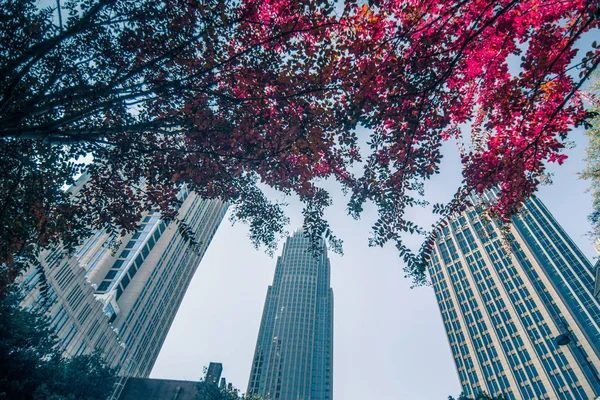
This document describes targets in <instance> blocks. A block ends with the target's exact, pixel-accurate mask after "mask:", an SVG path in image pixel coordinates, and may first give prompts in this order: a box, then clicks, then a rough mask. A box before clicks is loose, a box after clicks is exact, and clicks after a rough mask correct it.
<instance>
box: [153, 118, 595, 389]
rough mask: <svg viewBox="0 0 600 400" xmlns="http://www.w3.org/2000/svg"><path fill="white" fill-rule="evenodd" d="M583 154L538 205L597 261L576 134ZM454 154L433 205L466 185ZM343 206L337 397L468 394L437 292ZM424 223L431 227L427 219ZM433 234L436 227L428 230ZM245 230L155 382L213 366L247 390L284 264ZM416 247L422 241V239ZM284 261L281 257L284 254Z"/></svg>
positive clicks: (185, 314)
mask: <svg viewBox="0 0 600 400" xmlns="http://www.w3.org/2000/svg"><path fill="white" fill-rule="evenodd" d="M571 140H573V141H574V142H576V144H577V146H576V147H575V148H574V149H571V150H569V151H568V154H569V156H570V157H569V159H568V160H567V162H565V164H564V165H563V166H562V167H558V168H555V167H552V168H551V171H553V172H555V175H554V178H553V180H554V184H553V185H550V186H545V187H543V188H542V189H541V190H540V191H539V197H540V198H541V199H542V201H544V202H545V204H546V205H547V206H548V208H549V209H550V211H551V212H552V213H553V214H554V216H555V218H556V219H557V220H558V221H559V223H560V224H561V225H562V226H563V227H564V228H565V230H566V231H567V233H569V234H570V235H571V237H572V238H573V240H574V241H575V242H576V243H577V244H578V245H579V246H580V247H581V249H582V250H583V252H584V253H585V254H586V255H587V256H588V257H589V258H590V259H591V258H593V257H594V256H595V252H594V250H593V246H592V243H591V241H590V239H589V237H587V236H586V232H588V231H589V229H590V228H589V224H588V222H587V219H586V217H587V214H588V213H589V212H590V210H591V196H590V195H589V194H588V193H585V189H586V188H587V182H585V181H582V180H580V179H578V177H577V173H578V172H579V171H581V169H582V168H583V165H584V164H583V153H584V149H585V145H586V138H585V136H584V134H583V132H582V130H580V129H578V130H575V131H573V133H572V135H571ZM454 148H455V147H454V146H453V145H452V144H449V145H448V146H446V147H445V154H446V157H445V158H444V159H443V164H442V171H443V172H442V174H441V175H439V176H437V177H436V178H435V179H434V180H433V181H432V182H431V184H429V185H428V192H427V194H428V195H429V196H430V198H431V200H432V201H436V200H447V199H448V198H450V196H451V195H452V194H453V190H454V189H455V188H456V185H457V184H458V180H459V172H458V169H457V168H458V162H457V157H456V151H455V150H454ZM340 196H341V193H339V192H336V193H335V199H336V200H337V201H336V202H335V204H334V206H333V207H332V208H331V209H330V211H329V213H328V218H329V220H330V221H331V224H332V227H333V229H334V230H335V232H336V233H337V234H338V235H339V236H340V237H341V238H342V239H343V240H344V251H345V255H344V256H343V257H341V256H338V255H336V254H330V260H331V265H332V280H331V286H332V288H333V291H334V296H335V307H334V319H335V323H334V367H333V370H334V378H333V383H334V396H335V398H336V399H338V400H364V399H384V398H389V399H411V400H412V399H414V400H418V399H423V400H429V399H432V400H433V399H440V400H443V399H446V398H447V396H448V395H457V394H458V393H459V392H460V387H459V384H458V379H457V376H456V372H455V369H454V364H453V362H452V358H451V354H450V349H449V347H448V342H447V339H446V336H445V333H444V330H443V325H442V322H441V318H440V314H439V310H438V308H437V304H436V302H435V296H434V294H433V290H432V289H431V288H429V287H421V288H416V289H410V284H411V282H410V280H408V279H405V278H403V272H402V262H401V260H399V258H398V254H397V251H396V249H395V248H394V247H393V246H392V245H391V244H390V245H389V246H386V247H385V248H369V247H368V246H367V239H368V235H369V229H370V226H371V224H372V222H373V221H374V216H375V213H374V210H373V208H366V210H365V213H364V215H363V218H362V220H360V221H354V220H352V219H351V218H349V217H347V216H346V215H345V202H344V199H343V198H341V197H340ZM289 213H290V216H291V218H292V224H291V226H290V229H292V230H293V229H295V228H296V227H297V226H299V225H300V223H301V215H300V207H299V206H298V204H297V203H296V202H291V204H290V207H289ZM413 215H414V218H416V219H418V220H429V219H430V218H431V216H430V215H428V214H427V213H426V212H424V211H422V210H415V211H414V212H413ZM426 225H428V223H427V224H426ZM246 235H247V228H246V227H245V226H244V225H242V224H236V225H234V226H231V224H230V223H229V222H228V221H224V222H223V224H222V225H221V227H220V228H219V230H218V231H217V233H216V235H215V238H214V240H213V242H212V243H211V245H210V247H209V249H208V251H207V253H206V256H205V257H204V259H203V260H202V263H201V264H200V267H199V269H198V271H197V272H196V275H195V277H194V279H193V280H192V283H191V285H190V288H189V290H188V292H187V294H186V296H185V298H184V300H183V303H182V305H181V308H180V310H179V313H178V315H177V317H176V319H175V321H174V323H173V326H172V328H171V331H170V332H169V335H168V337H167V340H166V342H165V345H164V346H163V349H162V351H161V353H160V356H159V358H158V361H157V362H156V365H155V367H154V370H153V372H152V377H161V378H173V379H191V380H195V379H198V378H199V377H200V376H201V374H202V367H203V366H205V365H208V363H209V362H210V361H219V362H222V363H223V367H224V375H225V376H226V377H227V379H228V381H231V382H232V383H233V384H234V386H236V387H238V388H240V389H242V390H243V391H245V389H246V386H247V383H248V377H249V373H250V365H251V362H252V357H253V352H254V346H255V342H256V337H257V335H258V328H259V324H260V318H261V315H262V308H263V303H264V299H265V295H266V290H267V286H268V285H270V284H271V282H272V279H273V273H274V270H275V259H272V258H269V257H268V256H267V255H266V254H265V253H264V252H261V251H257V250H254V249H253V248H252V246H251V244H250V242H249V240H248V239H247V237H246ZM414 243H415V244H416V243H417V239H416V238H415V242H414ZM278 254H279V253H278Z"/></svg>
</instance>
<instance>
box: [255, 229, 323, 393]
mask: <svg viewBox="0 0 600 400" xmlns="http://www.w3.org/2000/svg"><path fill="white" fill-rule="evenodd" d="M319 245H320V247H321V250H322V251H321V253H320V255H319V256H317V255H315V252H314V251H313V249H312V248H311V245H310V240H309V238H308V237H307V236H305V235H304V234H303V233H302V232H301V231H299V232H296V233H294V235H293V236H291V237H290V238H288V239H287V241H286V243H285V245H284V248H283V254H282V255H281V257H279V258H278V259H277V266H276V268H275V277H274V279H273V285H271V286H269V288H268V290H267V298H266V300H265V308H264V311H263V316H262V321H261V324H260V331H259V334H258V340H257V343H256V350H255V352H254V360H253V363H252V370H251V372H250V381H249V384H248V393H253V394H258V395H262V396H267V397H268V398H269V399H271V400H277V399H281V400H299V399H302V400H331V399H332V383H333V291H332V290H331V287H330V266H329V259H328V258H327V250H326V248H325V244H324V242H323V241H321V242H320V244H319Z"/></svg>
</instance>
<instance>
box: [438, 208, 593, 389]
mask: <svg viewBox="0 0 600 400" xmlns="http://www.w3.org/2000/svg"><path fill="white" fill-rule="evenodd" d="M487 200H489V198H488V199H487ZM513 222H514V223H513V225H512V227H511V228H510V233H509V234H508V237H509V238H510V240H508V241H507V240H503V238H502V237H501V230H500V228H499V226H498V224H497V223H496V221H493V220H488V219H485V218H482V216H481V214H480V213H478V212H477V211H476V210H475V209H473V208H471V209H468V210H466V211H465V212H463V213H462V214H460V215H459V216H457V217H455V218H452V219H450V220H449V222H448V223H447V225H446V227H445V228H443V230H442V231H441V233H440V234H438V236H437V239H436V243H435V250H434V253H433V256H432V260H431V263H430V275H431V281H432V283H433V287H434V289H435V294H436V297H437V301H438V304H439V307H440V312H441V314H442V319H443V322H444V326H445V329H446V332H447V334H448V341H449V343H450V347H451V349H452V354H453V356H454V361H455V363H456V368H457V370H458V376H459V379H460V383H461V386H462V388H463V391H464V392H465V393H466V394H468V395H471V396H472V395H474V394H475V393H477V392H481V391H483V392H487V393H489V394H494V395H498V394H501V393H503V394H504V395H505V396H506V397H507V398H509V399H591V398H594V397H595V395H598V394H600V377H599V375H598V370H599V367H600V304H599V302H598V300H597V299H596V298H594V296H593V286H594V276H593V272H594V271H593V267H592V265H591V264H590V262H589V261H588V260H587V259H586V258H585V256H584V255H583V254H582V253H581V251H580V250H579V248H577V246H576V245H575V244H574V243H573V241H572V240H571V239H570V238H569V237H568V236H567V234H566V233H565V232H564V230H563V229H562V228H561V227H560V226H559V225H558V223H557V222H556V220H555V219H554V218H553V217H552V215H550V212H549V211H548V210H547V209H546V207H545V206H544V205H543V204H542V202H541V201H539V200H538V199H536V198H533V199H530V200H528V201H527V202H526V203H525V207H524V211H523V212H522V213H521V215H520V216H518V217H515V218H514V219H513Z"/></svg>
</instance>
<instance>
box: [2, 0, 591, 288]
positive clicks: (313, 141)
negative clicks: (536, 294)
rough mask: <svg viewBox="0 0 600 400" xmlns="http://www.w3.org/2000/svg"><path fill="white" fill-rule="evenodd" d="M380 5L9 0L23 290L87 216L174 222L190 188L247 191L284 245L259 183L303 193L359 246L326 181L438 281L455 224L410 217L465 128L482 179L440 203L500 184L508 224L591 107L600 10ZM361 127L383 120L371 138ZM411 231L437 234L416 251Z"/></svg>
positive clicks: (105, 225)
mask: <svg viewBox="0 0 600 400" xmlns="http://www.w3.org/2000/svg"><path fill="white" fill-rule="evenodd" d="M369 4H370V5H360V4H358V2H356V1H347V2H346V3H345V6H344V9H343V11H342V12H340V13H336V12H335V8H334V4H333V2H328V1H323V0H297V1H291V0H261V1H259V0H239V1H219V0H205V1H198V2H189V1H184V0H164V1H158V2H157V1H149V0H146V1H138V2H129V1H124V0H94V1H92V0H86V1H83V0H80V1H77V0H71V1H68V2H66V3H65V4H64V5H63V8H62V9H61V10H60V11H62V12H56V11H55V10H51V9H45V10H40V9H38V8H36V7H35V5H34V2H33V1H32V0H9V1H7V2H3V3H2V5H0V11H2V15H4V16H5V17H4V19H2V21H1V22H0V25H1V26H0V40H1V41H2V43H3V45H4V46H3V47H2V48H3V49H5V50H0V51H2V52H3V53H2V54H1V55H2V61H1V62H2V64H1V65H0V120H1V121H2V123H1V124H0V138H2V139H1V140H2V141H1V146H2V150H1V151H0V154H1V156H2V162H3V164H6V165H7V167H6V168H3V169H2V172H1V173H2V175H1V176H0V182H1V185H2V186H1V187H2V193H3V199H2V209H1V211H0V212H1V213H2V214H1V215H0V222H1V223H2V227H3V228H4V229H3V230H2V232H0V240H1V243H0V248H2V249H3V250H2V253H1V254H0V263H4V264H5V266H6V267H5V274H4V275H5V277H4V280H5V284H6V283H7V282H10V281H11V280H12V279H14V276H15V275H16V274H18V272H19V271H20V270H22V266H23V265H24V264H25V262H26V261H27V260H30V259H32V258H35V255H36V254H37V252H38V251H39V249H40V248H43V247H45V246H48V245H49V244H52V243H58V242H60V243H63V244H64V245H66V247H67V248H69V247H72V246H74V245H75V244H76V243H77V241H78V239H80V238H81V236H82V235H84V234H85V233H86V230H87V229H90V227H91V228H97V229H115V227H117V228H118V229H120V230H124V231H125V230H132V229H133V228H134V227H135V225H136V223H137V221H139V218H140V216H141V213H142V212H144V211H145V210H148V209H151V208H153V209H159V210H160V211H161V212H162V213H163V216H165V217H166V218H174V216H175V214H176V210H177V201H176V197H175V196H176V193H177V190H178V188H179V187H180V186H181V185H182V184H187V185H188V186H189V187H190V189H191V190H194V191H196V192H198V193H199V194H200V195H201V196H204V197H207V198H220V199H222V200H225V201H228V202H230V204H232V208H233V216H234V218H235V219H238V220H242V221H245V222H248V223H249V225H250V231H251V238H252V240H253V241H254V243H255V244H256V245H257V246H258V245H261V244H263V245H266V246H267V248H268V249H271V250H273V249H274V244H275V242H276V240H277V238H278V237H279V236H281V235H282V234H283V233H284V232H285V228H284V227H285V224H286V222H287V219H286V216H285V213H284V212H283V210H282V208H281V206H280V204H277V203H276V202H272V201H270V200H269V199H268V198H267V197H266V196H265V194H264V192H263V190H262V189H263V188H264V187H265V186H268V187H271V188H274V189H276V190H279V191H281V192H283V193H284V194H286V195H292V194H294V195H297V196H298V197H299V199H300V200H301V201H302V202H303V203H304V204H305V209H304V225H305V231H306V232H307V233H309V234H310V235H311V237H312V238H313V239H314V240H315V241H317V240H318V239H319V238H320V237H321V236H322V235H325V236H326V237H327V239H328V242H329V245H330V246H331V247H332V248H333V249H334V250H336V251H341V241H339V240H338V239H337V238H336V237H335V236H334V235H333V233H332V232H331V230H330V228H329V225H328V223H327V222H326V221H325V220H324V218H323V215H324V210H325V208H326V207H327V206H329V205H330V204H331V199H330V196H329V194H328V193H327V191H325V190H324V189H323V188H322V187H321V186H320V182H321V181H323V180H325V179H332V180H333V179H335V180H337V181H338V182H339V183H340V184H341V186H342V188H343V189H344V190H345V191H347V193H349V195H350V199H349V203H348V210H349V213H350V215H351V216H353V217H355V218H358V217H359V216H360V214H361V212H362V209H363V207H364V204H365V203H366V202H372V203H374V204H375V205H376V206H377V207H378V210H379V218H378V220H377V221H376V222H375V224H374V226H373V235H372V240H371V242H370V244H371V245H383V244H384V243H386V242H387V241H392V242H394V243H395V244H396V246H397V247H398V249H399V251H400V254H401V255H402V257H403V259H404V261H405V262H406V263H407V267H406V268H407V272H408V273H409V274H410V275H411V276H413V278H414V279H415V281H416V283H423V282H424V281H425V274H424V271H425V266H426V263H427V260H428V257H429V253H430V252H431V249H432V237H433V235H435V233H436V231H437V229H438V228H439V225H437V226H434V227H432V230H430V231H429V232H427V230H426V229H425V228H424V227H421V226H419V225H418V224H416V223H415V222H413V221H410V220H409V219H408V218H407V217H406V211H407V209H408V208H409V207H413V206H419V205H426V204H427V202H426V201H425V198H424V187H425V183H426V181H427V180H428V179H429V178H431V176H433V175H434V174H435V173H437V172H439V162H440V159H441V154H440V148H441V146H442V143H443V142H445V141H448V140H462V141H463V142H464V143H463V144H464V145H465V146H466V147H465V148H464V149H463V150H462V152H461V157H462V161H463V167H464V169H463V177H464V180H463V185H462V186H461V187H460V188H458V190H457V193H456V195H455V198H454V200H453V201H452V202H451V203H450V204H447V205H436V206H435V207H434V211H436V212H439V213H440V214H441V218H442V220H443V219H444V218H445V217H447V216H448V215H450V214H452V213H455V212H457V211H460V210H462V209H464V208H465V207H466V206H467V205H468V203H469V201H470V200H469V199H470V195H477V194H481V193H483V192H484V191H485V190H487V189H490V188H495V187H497V188H498V189H499V196H498V202H497V203H496V204H493V205H491V210H490V211H491V212H492V213H493V214H495V215H497V216H498V217H499V218H501V219H503V220H505V221H508V220H509V218H510V216H511V215H512V214H514V213H515V212H516V211H517V210H518V209H519V207H520V206H521V204H522V202H523V201H524V199H525V198H526V197H527V196H528V195H530V194H531V193H533V192H534V191H535V189H536V187H537V186H538V185H539V184H540V181H541V180H542V179H543V173H544V163H545V162H558V163H562V162H563V161H564V158H565V156H564V155H563V154H561V149H562V147H563V146H564V145H563V139H564V138H565V137H566V135H567V134H568V132H569V130H570V128H571V127H572V126H573V125H576V124H578V123H581V122H582V121H583V120H584V119H585V116H586V113H585V112H584V110H583V108H582V105H581V101H580V98H579V95H578V94H577V90H578V89H579V88H580V86H581V84H582V83H583V81H585V80H586V79H587V78H588V76H589V74H590V73H591V72H592V71H593V70H594V69H595V68H596V67H597V65H598V61H599V57H598V54H599V50H598V49H592V51H591V52H590V53H589V54H588V55H586V57H585V59H584V60H581V61H578V62H577V63H575V62H574V60H575V56H576V53H577V50H576V49H575V48H574V44H575V42H576V40H577V39H578V38H579V37H581V35H582V34H584V33H585V32H588V31H590V30H592V29H596V28H597V26H598V14H599V12H598V6H597V4H596V3H595V2H587V1H584V0H568V1H567V0H559V1H556V2H552V3H551V4H547V3H546V2H542V1H540V0H477V1H469V2H464V1H450V2H446V3H443V4H442V3H432V2H429V1H420V0H417V1H411V2H405V1H392V0H379V1H375V0H374V1H371V2H369ZM518 56H520V57H521V64H520V66H511V68H510V69H509V60H511V59H513V58H515V57H518ZM574 68H578V69H579V70H580V77H579V78H578V79H575V78H574V77H573V76H572V75H571V74H570V71H572V70H573V69H574ZM357 126H364V127H367V128H369V129H371V130H372V133H371V134H370V137H369V138H368V144H367V147H368V148H366V149H365V148H362V149H361V148H360V146H359V144H360V143H361V142H362V138H359V137H358V136H357V134H356V131H355V128H356V127H357ZM359 139H361V140H359ZM471 140H472V144H471V145H470V144H469V142H470V141H471ZM363 147H364V146H363ZM85 155H88V156H91V157H93V160H92V162H91V164H90V165H89V166H88V172H89V173H90V179H89V183H88V185H87V186H86V188H85V189H84V190H82V191H81V193H80V195H79V197H78V198H76V199H73V198H72V197H69V196H68V195H67V194H65V193H63V192H62V191H61V190H60V188H61V187H62V185H63V184H65V183H69V182H70V181H71V177H72V175H73V174H74V173H76V172H80V170H81V168H82V167H81V166H80V165H77V164H75V163H74V162H73V159H77V158H79V157H82V156H85ZM356 166H359V167H362V172H357V170H358V169H359V168H355V167H356ZM404 233H419V234H424V235H425V242H424V245H423V246H422V248H421V251H420V252H419V253H418V254H414V253H412V252H411V251H410V250H409V249H408V248H407V247H406V246H405V245H404V244H403V242H402V235H403V234H404Z"/></svg>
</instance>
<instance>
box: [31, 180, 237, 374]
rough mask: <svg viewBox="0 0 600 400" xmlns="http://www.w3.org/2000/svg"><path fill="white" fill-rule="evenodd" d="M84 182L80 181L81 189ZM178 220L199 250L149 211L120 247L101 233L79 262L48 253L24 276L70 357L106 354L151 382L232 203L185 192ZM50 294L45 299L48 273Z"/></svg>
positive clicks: (91, 240) (87, 244)
mask: <svg viewBox="0 0 600 400" xmlns="http://www.w3.org/2000/svg"><path fill="white" fill-rule="evenodd" d="M84 180H85V177H83V178H81V179H80V181H79V182H78V185H76V186H75V188H74V189H73V190H74V191H76V190H77V188H78V187H80V186H81V185H82V184H83V182H84ZM179 198H180V200H181V201H182V205H181V208H180V209H179V215H180V217H181V219H182V220H183V221H184V222H185V224H186V225H187V226H188V227H189V228H191V232H193V235H194V240H195V242H196V243H195V245H191V244H190V241H189V240H186V239H185V238H184V237H183V236H182V235H181V233H180V232H179V230H178V229H177V226H176V224H175V223H170V224H169V223H166V222H165V221H162V220H161V219H160V216H159V215H158V214H156V213H152V212H150V213H148V214H147V215H145V217H144V218H143V219H142V221H141V222H140V227H139V229H138V230H137V231H136V232H134V233H130V234H128V235H126V236H124V237H122V238H120V241H117V244H118V246H117V247H116V248H115V246H114V245H113V243H114V240H113V239H114V238H110V237H108V235H107V234H106V233H104V232H96V233H95V234H94V235H93V236H92V237H90V238H89V239H88V240H87V241H85V242H84V243H83V244H82V245H81V246H80V247H79V248H78V249H77V251H76V252H75V254H73V255H72V256H65V255H64V254H63V253H62V251H61V250H60V249H58V248H56V249H53V250H51V251H47V252H45V253H44V254H43V255H42V257H41V260H40V265H39V266H38V267H37V268H31V269H30V270H29V271H28V272H27V273H26V274H25V276H24V280H23V284H24V288H25V291H26V297H25V299H24V300H23V305H24V306H32V307H40V308H42V307H43V309H44V310H45V311H46V312H47V315H48V316H49V318H50V321H51V326H52V327H53V328H54V329H55V332H56V334H57V336H58V339H59V343H60V345H61V347H62V348H63V350H64V352H65V354H67V355H78V354H84V353H89V352H92V351H94V350H100V351H101V352H102V353H103V354H104V357H105V360H106V361H107V362H108V364H109V365H111V366H113V367H119V368H120V373H121V374H124V375H128V376H135V377H147V376H148V375H149V374H150V371H151V370H152V367H153V365H154V362H155V361H156V358H157V357H158V353H159V351H160V348H161V347H162V344H163V342H164V340H165V337H166V335H167V333H168V331H169V328H170V326H171V323H172V322H173V319H174V318H175V314H176V313H177V310H178V308H179V305H180V304H181V300H182V299H183V296H184V294H185V292H186V290H187V287H188V285H189V283H190V281H191V279H192V276H193V275H194V272H195V271H196V269H197V267H198V264H199V263H200V261H201V260H202V257H203V255H204V253H205V252H206V249H207V247H208V245H209V243H210V241H211V240H212V238H213V236H214V234H215V232H216V230H217V228H218V226H219V224H220V223H221V221H222V219H223V217H224V215H225V213H226V211H227V205H226V204H224V203H222V202H220V201H218V200H206V199H202V198H200V197H198V196H197V195H195V194H194V193H193V192H192V193H190V192H189V191H187V190H185V189H184V190H182V191H181V192H180V193H179ZM42 270H43V271H44V274H43V277H45V278H46V280H47V287H48V289H49V290H48V294H47V295H45V296H44V295H42V293H41V286H42V285H40V279H41V278H42V274H41V271H42Z"/></svg>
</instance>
